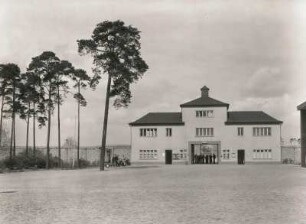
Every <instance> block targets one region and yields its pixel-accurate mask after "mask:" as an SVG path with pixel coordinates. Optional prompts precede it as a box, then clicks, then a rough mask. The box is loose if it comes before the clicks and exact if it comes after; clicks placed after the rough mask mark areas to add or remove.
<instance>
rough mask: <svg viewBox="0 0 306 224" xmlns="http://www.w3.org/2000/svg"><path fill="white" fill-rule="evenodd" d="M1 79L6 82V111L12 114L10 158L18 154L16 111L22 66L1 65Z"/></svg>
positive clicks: (18, 106) (17, 108) (18, 103)
mask: <svg viewBox="0 0 306 224" xmlns="http://www.w3.org/2000/svg"><path fill="white" fill-rule="evenodd" d="M1 79H3V82H4V83H5V89H6V90H5V92H6V93H5V97H4V98H3V100H4V101H5V104H7V106H8V108H7V110H5V112H7V113H9V114H10V115H11V119H12V121H11V142H10V158H11V159H12V158H13V157H14V156H15V155H16V130H15V126H16V125H15V124H16V122H15V119H16V113H17V112H18V111H19V109H20V106H21V104H20V102H19V101H18V100H17V99H18V95H19V87H20V68H19V67H18V65H16V64H11V63H9V64H4V65H1Z"/></svg>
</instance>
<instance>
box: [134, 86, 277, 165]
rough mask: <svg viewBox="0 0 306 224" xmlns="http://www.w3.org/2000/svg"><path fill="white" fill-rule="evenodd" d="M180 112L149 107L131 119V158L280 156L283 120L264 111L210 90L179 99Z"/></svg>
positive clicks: (259, 158) (257, 158) (190, 160)
mask: <svg viewBox="0 0 306 224" xmlns="http://www.w3.org/2000/svg"><path fill="white" fill-rule="evenodd" d="M180 107H181V112H174V113H148V114H146V115H144V116H143V117H141V118H140V119H138V120H136V121H134V122H131V123H130V124H129V125H130V127H131V148H132V151H131V162H132V163H133V162H134V163H135V162H146V163H147V162H162V163H166V164H171V163H172V162H175V161H183V162H185V163H188V164H206V163H208V164H211V163H212V164H213V163H220V162H221V163H223V162H235V163H239V164H243V163H245V162H264V161H273V162H280V161H281V146H280V140H281V124H282V121H279V120H277V119H275V118H273V117H271V116H270V115H268V114H266V113H264V112H262V111H229V104H227V103H223V102H221V101H219V100H216V99H213V98H211V97H210V96H209V88H207V87H206V86H204V87H203V88H202V89H201V97H199V98H197V99H195V100H192V101H190V102H187V103H183V104H181V105H180Z"/></svg>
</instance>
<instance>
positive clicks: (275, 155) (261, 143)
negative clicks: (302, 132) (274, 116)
mask: <svg viewBox="0 0 306 224" xmlns="http://www.w3.org/2000/svg"><path fill="white" fill-rule="evenodd" d="M238 127H243V132H244V133H243V136H238V130H237V129H238ZM254 127H270V128H271V132H272V133H271V136H253V128H254ZM280 138H281V131H280V125H227V126H225V128H224V132H223V133H222V141H221V154H222V152H223V150H228V149H229V150H230V159H229V160H227V159H224V158H223V157H222V158H221V161H223V162H224V161H225V162H227V161H229V162H233V161H234V162H236V161H237V150H238V149H244V150H245V161H246V162H264V161H274V162H276V161H277V162H280V161H281V146H280ZM267 149H271V150H272V158H271V159H270V158H254V152H253V150H267Z"/></svg>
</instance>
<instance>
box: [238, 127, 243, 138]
mask: <svg viewBox="0 0 306 224" xmlns="http://www.w3.org/2000/svg"><path fill="white" fill-rule="evenodd" d="M238 136H243V128H241V127H239V128H238Z"/></svg>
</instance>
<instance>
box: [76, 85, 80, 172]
mask: <svg viewBox="0 0 306 224" xmlns="http://www.w3.org/2000/svg"><path fill="white" fill-rule="evenodd" d="M80 92H81V90H80V82H79V83H78V93H79V94H80ZM77 160H78V168H80V100H78V149H77Z"/></svg>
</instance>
